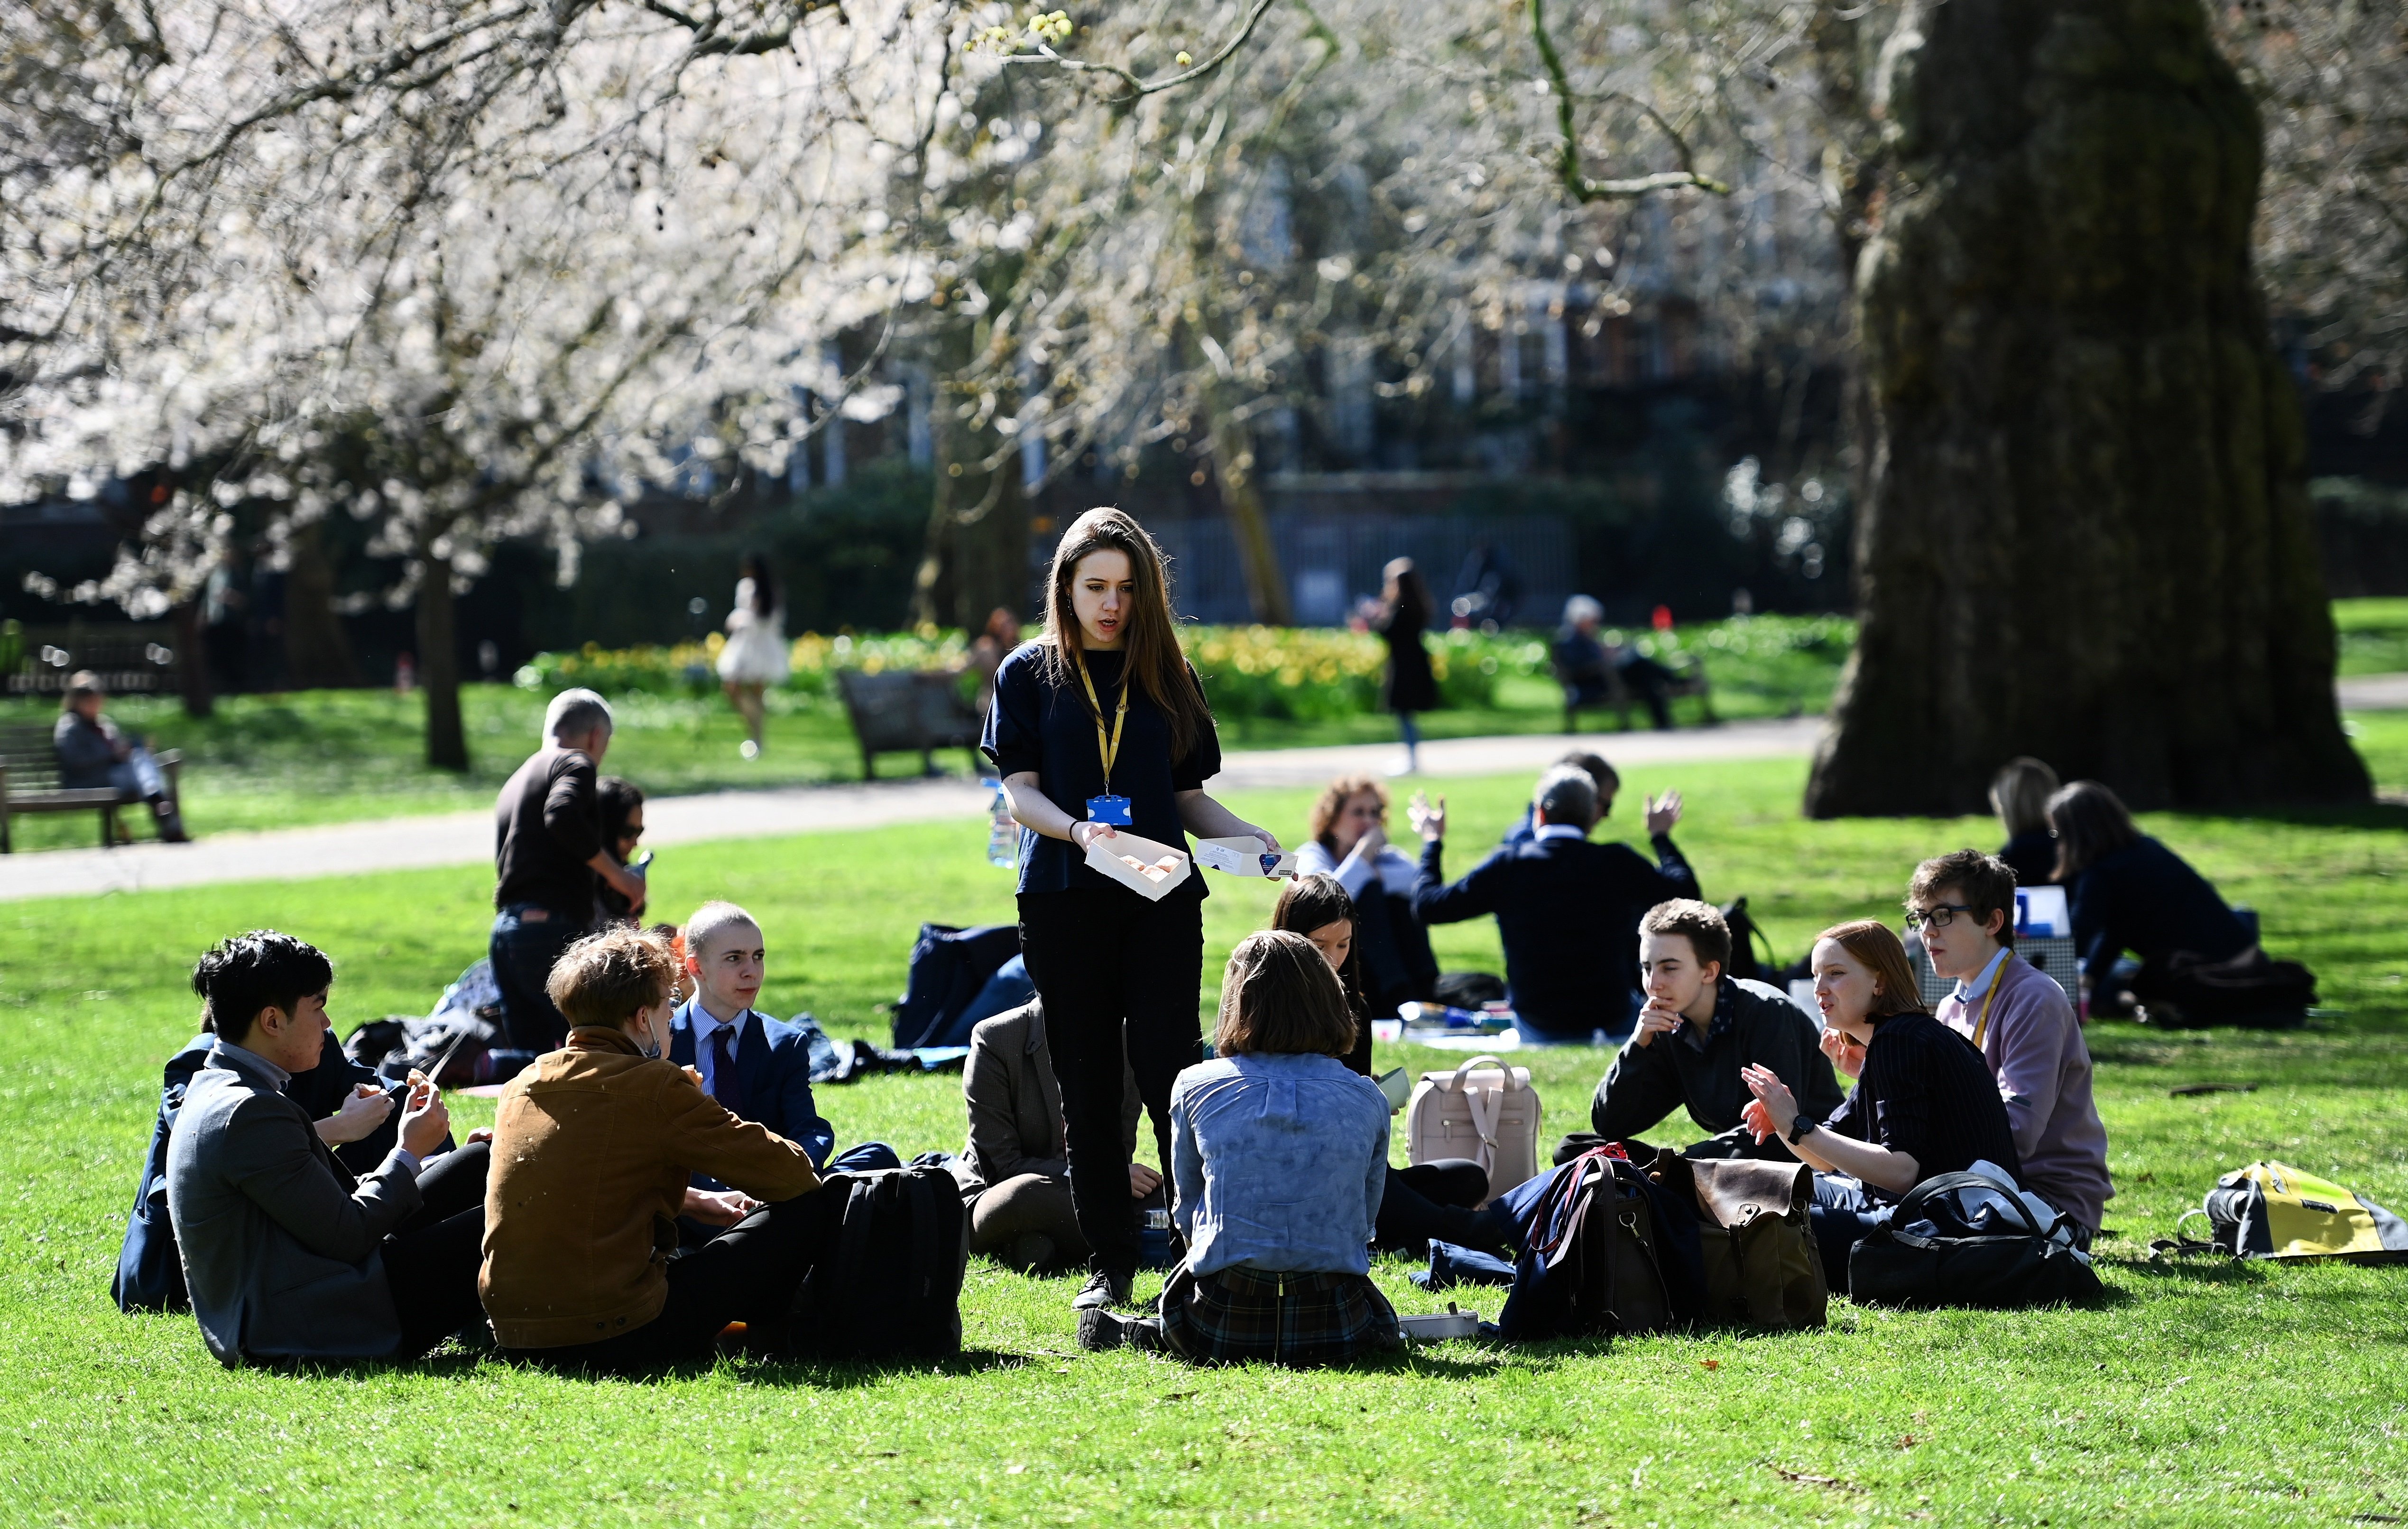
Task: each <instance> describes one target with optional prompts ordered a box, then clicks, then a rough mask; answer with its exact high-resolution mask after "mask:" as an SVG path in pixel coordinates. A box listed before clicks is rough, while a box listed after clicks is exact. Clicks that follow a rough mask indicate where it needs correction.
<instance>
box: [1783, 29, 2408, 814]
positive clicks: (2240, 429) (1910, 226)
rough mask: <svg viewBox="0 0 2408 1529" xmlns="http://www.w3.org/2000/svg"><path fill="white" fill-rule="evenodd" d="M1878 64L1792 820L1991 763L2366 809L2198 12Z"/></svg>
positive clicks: (1891, 809) (1962, 32)
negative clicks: (1842, 519) (1811, 684)
mask: <svg viewBox="0 0 2408 1529" xmlns="http://www.w3.org/2000/svg"><path fill="white" fill-rule="evenodd" d="M1893 56H1894V58H1895V61H1896V73H1895V75H1894V77H1893V84H1892V89H1891V94H1890V99H1889V102H1888V109H1889V114H1890V117H1891V120H1892V122H1893V123H1894V124H1895V127H1896V130H1897V132H1898V134H1899V137H1897V139H1896V140H1895V148H1896V158H1895V160H1894V161H1893V166H1892V178H1891V182H1890V196H1891V200H1890V202H1889V205H1888V207H1887V209H1886V210H1885V213H1884V221H1883V224H1882V225H1881V227H1880V228H1879V229H1878V231H1877V232H1876V234H1875V237H1874V238H1873V240H1872V241H1871V244H1870V245H1869V246H1868V247H1867V249H1866V251H1865V255H1864V260H1863V263H1862V265H1861V267H1859V272H1858V302H1859V304H1860V311H1859V323H1860V332H1861V334H1862V337H1863V344H1864V352H1865V371H1866V378H1867V383H1868V387H1869V397H1870V403H1871V410H1872V415H1873V430H1874V434H1873V439H1872V440H1871V443H1870V444H1871V458H1870V467H1869V472H1868V491H1867V498H1866V500H1865V503H1864V504H1863V506H1862V513H1861V516H1860V519H1859V522H1858V525H1859V530H1858V540H1857V545H1856V572H1857V578H1858V581H1859V585H1858V596H1859V601H1860V609H1861V612H1862V630H1861V633H1860V635H1859V637H1858V640H1857V645H1856V653H1855V655H1854V656H1852V657H1851V658H1850V660H1849V663H1848V668H1847V671H1846V672H1845V674H1844V675H1843V677H1842V684H1841V689H1840V695H1839V699H1838V701H1837V724H1838V726H1837V729H1836V731H1835V732H1834V734H1833V735H1832V736H1831V738H1830V739H1829V740H1828V741H1827V742H1826V743H1825V745H1824V747H1823V749H1822V751H1821V753H1820V755H1819V757H1817V758H1816V760H1815V763H1814V772H1813V779H1812V781H1811V782H1810V783H1809V785H1808V786H1807V793H1806V808H1807V811H1808V812H1809V813H1810V814H1812V815H1815V816H1835V815H1847V814H1891V813H1963V812H1977V811H1980V810H1981V809H1982V806H1983V800H1984V789H1985V786H1986V784H1987V782H1988V780H1989V778H1990V776H1991V773H1992V772H1994V771H1995V770H1996V769H1997V768H1998V767H1999V766H2000V764H2002V763H2003V762H2005V761H2006V760H2007V759H2009V758H2010V757H2014V756H2016V755H2019V754H2032V755H2038V756H2039V757H2042V758H2044V759H2047V760H2048V761H2049V762H2050V763H2051V764H2053V765H2055V766H2056V768H2057V772H2058V773H2059V774H2061V775H2063V776H2064V777H2066V778H2067V779H2072V778H2075V777H2077V776H2089V777H2094V778H2097V779H2100V780H2103V781H2105V782H2107V783H2108V784H2109V785H2111V786H2114V788H2115V789H2116V790H2117V791H2118V792H2120V793H2121V794H2123V795H2124V797H2125V798H2126V799H2127V800H2128V801H2130V802H2131V803H2132V804H2133V805H2134V806H2136V807H2166V806H2187V807H2204V806H2218V805H2226V804H2236V803H2245V802H2276V801H2292V802H2300V801H2362V800H2364V799H2365V798H2366V797H2367V796H2368V794H2369V786H2368V781H2367V775H2366V772H2365V769H2364V767H2363V766H2362V765H2361V764H2360V763H2359V762H2358V757H2357V756H2356V754H2355V753H2353V752H2352V750H2351V748H2350V746H2349V744H2348V743H2347V742H2346V740H2345V739H2344V738H2343V735H2342V730H2341V723H2340V718H2339V716H2338V714H2336V712H2335V709H2334V700H2333V689H2332V683H2333V630H2332V621H2331V616H2330V613H2329V609H2328V607H2327V604H2326V601H2325V592H2324V585H2323V580H2322V577H2321V575H2320V574H2319V572H2318V570H2317V565H2316V555H2315V545H2314V541H2313V539H2312V535H2311V526H2310V520H2309V512H2308V505H2307V498H2306V485H2305V480H2304V471H2303V448H2304V443H2303V436H2302V430H2301V425H2300V408H2299V404H2298V400H2297V399H2296V397H2294V395H2293V392H2292V385H2291V382H2290V380H2289V378H2288V377H2287V376H2286V374H2285V372H2284V370H2283V368H2282V367H2281V366H2280V365H2279V364H2278V362H2277V360H2276V358H2275V355H2274V353H2273V350H2272V345H2271V344H2270V342H2269V339H2268V334H2267V326H2266V317H2265V313H2264V310H2263V309H2262V306H2261V303H2260V300H2259V297H2258V294H2257V285H2256V282H2255V280H2254V278H2253V276H2252V274H2251V271H2250V267H2249V236H2250V223H2251V218H2252V215H2253V211H2254V209H2255V206H2256V201H2257V171H2258V143H2259V130H2258V123H2257V113H2256V111H2255V109H2254V108H2253V107H2252V106H2251V104H2250V101H2249V99H2248V97H2247V96H2246V95H2245V94H2243V89H2242V87H2241V84H2240V82H2239V80H2238V79H2236V78H2235V76H2234V74H2233V72H2232V70H2231V68H2230V66H2229V65H2227V64H2226V63H2225V61H2224V60H2223V59H2222V57H2220V56H2219V55H2218V54H2217V53H2216V52H2215V50H2214V47H2213V46H2212V44H2211V43H2210V41H2209V39H2208V35H2207V29H2206V23H2205V20H2204V17H2203V15H2202V13H2201V11H2200V6H2199V3H2198V0H1946V3H1944V4H1927V5H1919V6H1915V7H1910V8H1909V11H1908V13H1907V14H1906V16H1905V17H1904V19H1903V20H1902V21H1901V22H1900V23H1899V32H1898V36H1897V37H1896V39H1895V44H1894V55H1893Z"/></svg>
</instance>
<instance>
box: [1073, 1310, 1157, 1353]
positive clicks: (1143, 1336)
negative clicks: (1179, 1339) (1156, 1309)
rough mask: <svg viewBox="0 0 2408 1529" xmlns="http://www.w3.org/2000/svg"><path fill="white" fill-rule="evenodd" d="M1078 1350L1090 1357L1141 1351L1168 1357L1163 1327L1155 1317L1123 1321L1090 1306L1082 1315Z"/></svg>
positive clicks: (1121, 1318) (1125, 1318) (1080, 1314)
mask: <svg viewBox="0 0 2408 1529" xmlns="http://www.w3.org/2000/svg"><path fill="white" fill-rule="evenodd" d="M1079 1347H1080V1348H1082V1349H1086V1350H1087V1351H1088V1352H1089V1353H1097V1354H1099V1353H1102V1352H1104V1351H1105V1350H1106V1349H1144V1350H1145V1351H1146V1352H1148V1353H1156V1354H1161V1353H1168V1352H1169V1351H1170V1345H1169V1342H1168V1340H1167V1339H1165V1338H1164V1337H1163V1335H1162V1323H1161V1322H1160V1321H1159V1320H1156V1319H1154V1318H1152V1317H1120V1316H1115V1315H1114V1314H1112V1313H1111V1312H1109V1311H1106V1310H1105V1309H1104V1308H1103V1307H1101V1306H1090V1307H1088V1308H1087V1309H1086V1310H1084V1311H1082V1312H1080V1313H1079Z"/></svg>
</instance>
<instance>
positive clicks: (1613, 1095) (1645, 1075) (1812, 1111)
mask: <svg viewBox="0 0 2408 1529" xmlns="http://www.w3.org/2000/svg"><path fill="white" fill-rule="evenodd" d="M1730 955H1731V930H1730V926H1729V925H1728V924H1727V923H1725V922H1724V921H1723V916H1722V915H1721V914H1720V913H1718V912H1716V911H1715V909H1714V905H1713V903H1711V902H1699V901H1697V900H1696V899H1695V898H1674V899H1672V900H1671V901H1670V902H1658V903H1657V904H1656V906H1654V907H1653V908H1650V909H1648V910H1647V914H1646V916H1644V917H1642V918H1641V919H1640V920H1639V972H1640V979H1641V982H1643V983H1644V984H1645V986H1644V987H1643V988H1641V991H1643V992H1644V993H1645V994H1646V995H1647V1003H1646V1005H1645V1006H1644V1007H1642V1008H1641V1010H1640V1011H1639V1028H1638V1031H1637V1032H1636V1033H1634V1034H1633V1035H1632V1036H1631V1037H1630V1041H1629V1044H1628V1045H1627V1046H1624V1047H1623V1048H1622V1051H1621V1053H1620V1054H1619V1055H1617V1056H1616V1057H1615V1058H1614V1059H1613V1066H1612V1067H1611V1068H1609V1069H1607V1071H1606V1075H1605V1078H1604V1080H1603V1081H1602V1082H1600V1083H1598V1086H1597V1097H1596V1098H1595V1099H1593V1100H1591V1101H1590V1103H1589V1112H1588V1113H1589V1125H1590V1128H1591V1129H1592V1130H1593V1131H1595V1132H1596V1133H1597V1134H1598V1136H1600V1137H1602V1138H1603V1139H1605V1140H1607V1141H1610V1142H1618V1141H1628V1140H1630V1139H1631V1138H1633V1137H1636V1136H1639V1135H1641V1134H1642V1133H1643V1132H1649V1131H1653V1130H1654V1129H1656V1126H1657V1125H1658V1124H1660V1123H1661V1122H1662V1121H1663V1119H1664V1118H1665V1117H1667V1116H1669V1115H1670V1114H1671V1113H1672V1112H1673V1111H1674V1110H1676V1109H1682V1108H1685V1109H1687V1111H1688V1113H1689V1118H1690V1119H1691V1120H1692V1121H1694V1122H1695V1123H1696V1124H1697V1127H1698V1129H1699V1130H1700V1131H1703V1132H1707V1133H1708V1134H1707V1136H1706V1139H1705V1140H1703V1141H1699V1142H1692V1143H1690V1144H1689V1146H1688V1147H1685V1148H1684V1149H1683V1152H1682V1155H1683V1156H1684V1157H1691V1158H1770V1159H1771V1160H1773V1161H1779V1162H1788V1161H1794V1160H1793V1159H1792V1158H1791V1157H1790V1155H1789V1150H1788V1148H1787V1147H1785V1146H1784V1145H1783V1144H1782V1142H1781V1141H1780V1139H1779V1138H1778V1137H1773V1138H1770V1139H1766V1140H1758V1139H1757V1138H1756V1133H1755V1132H1751V1131H1750V1130H1748V1129H1747V1127H1746V1126H1745V1125H1744V1124H1743V1123H1742V1120H1741V1118H1740V1112H1741V1111H1742V1109H1743V1108H1744V1107H1745V1106H1746V1104H1747V1102H1748V1100H1749V1099H1750V1098H1751V1097H1752V1096H1751V1095H1750V1093H1749V1092H1748V1088H1747V1085H1746V1084H1745V1083H1744V1082H1743V1081H1742V1079H1741V1077H1740V1069H1741V1068H1742V1066H1743V1065H1744V1064H1746V1063H1748V1062H1754V1063H1756V1064H1757V1065H1758V1066H1761V1067H1768V1068H1770V1069H1771V1070H1772V1072H1773V1074H1774V1075H1777V1076H1778V1077H1779V1078H1780V1079H1781V1080H1782V1082H1783V1083H1784V1084H1785V1085H1786V1086H1787V1087H1788V1089H1789V1091H1790V1093H1791V1094H1792V1095H1793V1096H1795V1097H1796V1098H1798V1099H1799V1100H1800V1101H1802V1102H1803V1107H1804V1109H1805V1112H1806V1113H1807V1115H1809V1116H1810V1117H1812V1118H1816V1119H1820V1118H1823V1117H1824V1116H1827V1115H1828V1114H1830V1113H1831V1112H1832V1111H1833V1110H1835V1109H1838V1108H1839V1107H1840V1101H1841V1099H1842V1097H1843V1096H1842V1093H1841V1091H1840V1080H1839V1079H1838V1078H1836V1077H1834V1076H1832V1075H1831V1064H1830V1062H1829V1061H1828V1060H1826V1059H1825V1057H1824V1056H1823V1054H1822V1053H1821V1052H1819V1051H1818V1050H1817V1049H1816V1045H1817V1043H1818V1042H1819V1041H1820V1039H1821V1037H1820V1036H1819V1035H1817V1034H1816V1032H1815V1029H1814V1022H1813V1020H1812V1019H1809V1018H1807V1017H1806V1016H1805V1014H1804V1013H1803V1012H1802V1011H1801V1010H1799V1007H1798V1005H1797V1004H1795V1003H1791V1002H1790V1001H1789V999H1788V996H1787V995H1786V994H1785V993H1783V992H1782V991H1781V990H1780V989H1778V988H1772V987H1770V986H1768V985H1767V984H1765V983H1761V982H1748V981H1744V980H1742V979H1741V978H1738V977H1730V976H1726V975H1724V968H1725V967H1727V965H1728V964H1729V963H1730Z"/></svg>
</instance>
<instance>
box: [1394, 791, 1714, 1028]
mask: <svg viewBox="0 0 2408 1529" xmlns="http://www.w3.org/2000/svg"><path fill="white" fill-rule="evenodd" d="M1655 848H1656V864H1655V865H1649V864H1648V863H1647V860H1646V858H1645V857H1643V856H1641V854H1640V853H1639V852H1638V851H1637V850H1635V849H1632V848H1631V847H1630V846H1629V845H1628V844H1593V843H1591V842H1590V841H1588V840H1586V839H1539V840H1531V841H1527V842H1525V843H1523V844H1509V845H1507V846H1505V847H1503V848H1501V849H1498V850H1497V851H1496V852H1495V853H1494V854H1492V855H1490V856H1489V857H1488V858H1486V859H1484V860H1483V861H1481V862H1480V863H1479V864H1478V865H1476V866H1473V867H1472V868H1471V873H1470V874H1469V875H1467V876H1465V877H1464V878H1463V879H1462V880H1461V881H1459V882H1456V883H1455V884H1454V885H1453V886H1449V885H1447V883H1446V878H1445V875H1444V873H1443V872H1442V871H1441V869H1440V866H1441V859H1440V845H1439V844H1426V845H1425V846H1423V849H1422V873H1421V880H1420V883H1419V884H1418V885H1417V886H1416V887H1415V888H1414V890H1413V912H1414V913H1415V914H1416V915H1417V916H1419V917H1420V918H1421V921H1422V922H1423V923H1425V924H1453V923H1457V922H1460V921H1461V920H1463V919H1466V918H1476V917H1478V916H1481V915H1483V914H1494V915H1496V916H1497V932H1498V934H1499V935H1500V936H1502V937H1503V940H1504V943H1505V986H1506V988H1508V990H1509V991H1510V992H1511V995H1512V1000H1513V1011H1514V1013H1515V1015H1516V1016H1517V1017H1519V1018H1520V1019H1521V1021H1522V1022H1523V1024H1524V1025H1525V1026H1527V1028H1529V1029H1533V1030H1536V1031H1540V1032H1541V1033H1542V1034H1545V1035H1549V1036H1557V1037H1562V1038H1565V1039H1575V1038H1577V1039H1586V1038H1587V1036H1588V1034H1589V1032H1590V1031H1593V1030H1602V1031H1606V1032H1607V1033H1608V1034H1619V1033H1621V1032H1622V1031H1627V1030H1628V1029H1629V1028H1630V1017H1631V1003H1630V995H1631V993H1632V992H1633V991H1634V990H1635V989H1636V988H1638V986H1639V920H1640V918H1641V916H1644V915H1645V914H1646V912H1647V910H1648V909H1650V908H1652V907H1654V906H1655V905H1656V904H1657V903H1658V902H1664V901H1666V900H1667V899H1670V898H1676V897H1696V896H1698V895H1699V894H1698V878H1697V876H1696V875H1695V874H1694V873H1692V872H1691V871H1690V870H1689V865H1688V862H1687V861H1686V860H1684V859H1683V858H1681V852H1680V851H1679V850H1677V849H1674V848H1673V847H1672V841H1671V840H1670V838H1669V837H1667V836H1665V835H1663V834H1658V835H1656V840H1655Z"/></svg>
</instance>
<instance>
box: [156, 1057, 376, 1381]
mask: <svg viewBox="0 0 2408 1529" xmlns="http://www.w3.org/2000/svg"><path fill="white" fill-rule="evenodd" d="M285 1077H286V1075H285V1074H284V1073H283V1072H282V1071H281V1070H280V1069H279V1068H277V1067H276V1066H275V1065H274V1064H273V1063H271V1062H268V1061H266V1060H263V1059H262V1058H259V1057H255V1056H253V1055H251V1053H250V1052H248V1051H245V1050H243V1049H242V1048H241V1047H239V1046H226V1045H225V1044H224V1043H222V1042H221V1043H219V1044H218V1045H216V1046H211V1047H210V1048H209V1056H208V1062H207V1063H206V1064H205V1065H204V1066H203V1067H202V1069H201V1070H200V1072H199V1073H197V1074H195V1075H193V1083H192V1088H191V1089H189V1090H188V1091H187V1092H186V1093H185V1095H184V1107H183V1109H182V1111H181V1112H180V1113H179V1115H178V1116H177V1118H176V1130H175V1134H174V1135H173V1136H172V1137H171V1138H170V1139H169V1141H168V1144H167V1212H168V1214H169V1216H171V1217H172V1218H173V1219H174V1221H175V1227H176V1246H177V1248H179V1249H180V1250H181V1252H182V1254H183V1260H184V1281H185V1283H186V1285H187V1286H189V1287H190V1288H191V1291H192V1295H193V1316H195V1317H197V1318H198V1319H200V1324H201V1336H202V1337H203V1338H205V1339H206V1340H208V1346H209V1352H210V1353H213V1354H215V1355H216V1356H217V1357H218V1360H219V1362H220V1363H224V1364H227V1365H236V1364H240V1363H243V1362H244V1361H245V1360H247V1359H283V1358H303V1357H311V1356H317V1357H325V1358H360V1357H366V1356H371V1355H376V1354H388V1353H391V1352H392V1351H393V1349H394V1346H395V1345H397V1344H398V1343H400V1341H401V1324H400V1322H399V1320H397V1319H396V1318H395V1317H394V1306H393V1291H392V1290H391V1289H390V1288H389V1287H388V1286H387V1285H386V1283H385V1276H384V1261H383V1260H382V1259H381V1258H380V1256H379V1255H378V1252H377V1246H378V1244H379V1243H380V1242H382V1241H383V1240H384V1237H385V1234H386V1233H390V1232H391V1231H392V1230H393V1229H394V1227H395V1226H397V1225H399V1224H400V1223H401V1222H402V1221H403V1220H404V1219H407V1218H408V1217H409V1215H410V1214H411V1213H412V1212H413V1211H415V1210H417V1209H418V1206H419V1198H418V1181H417V1179H416V1178H415V1177H414V1176H412V1174H411V1172H410V1170H409V1167H408V1166H407V1164H406V1162H405V1160H404V1159H403V1158H402V1157H401V1155H400V1148H398V1147H395V1148H394V1151H393V1152H392V1153H389V1154H387V1155H386V1157H385V1160H384V1161H383V1162H382V1163H380V1164H379V1165H378V1167H377V1169H376V1171H375V1172H373V1173H371V1174H369V1175H368V1176H366V1178H365V1179H357V1180H355V1179H353V1178H352V1177H351V1175H350V1174H349V1173H348V1172H346V1171H345V1170H344V1168H343V1167H342V1165H341V1164H340V1163H338V1162H337V1161H335V1155H334V1153H332V1152H330V1151H328V1150H327V1149H326V1145H325V1143H323V1142H322V1141H320V1140H319V1139H318V1132H316V1130H315V1129H313V1127H312V1124H311V1121H310V1119H309V1115H308V1111H307V1110H304V1109H303V1108H302V1107H301V1106H300V1105H298V1104H296V1103H294V1102H293V1101H292V1100H290V1099H288V1098H286V1097H285V1096H284V1093H283V1084H284V1081H285Z"/></svg>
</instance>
